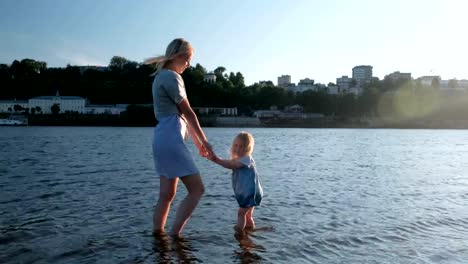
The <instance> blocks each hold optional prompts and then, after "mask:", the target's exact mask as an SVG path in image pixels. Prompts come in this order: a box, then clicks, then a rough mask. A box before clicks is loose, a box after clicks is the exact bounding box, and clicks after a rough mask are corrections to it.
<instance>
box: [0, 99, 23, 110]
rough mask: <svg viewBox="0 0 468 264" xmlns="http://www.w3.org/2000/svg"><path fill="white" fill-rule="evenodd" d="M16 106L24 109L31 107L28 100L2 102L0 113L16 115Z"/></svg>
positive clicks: (0, 101)
mask: <svg viewBox="0 0 468 264" xmlns="http://www.w3.org/2000/svg"><path fill="white" fill-rule="evenodd" d="M15 105H19V106H21V107H22V108H28V107H29V104H28V101H26V100H0V113H14V112H15Z"/></svg>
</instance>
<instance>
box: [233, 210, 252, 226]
mask: <svg viewBox="0 0 468 264" xmlns="http://www.w3.org/2000/svg"><path fill="white" fill-rule="evenodd" d="M249 209H250V208H239V210H238V211H237V225H236V229H237V231H244V228H245V223H246V219H245V217H246V215H247V212H248V211H249Z"/></svg>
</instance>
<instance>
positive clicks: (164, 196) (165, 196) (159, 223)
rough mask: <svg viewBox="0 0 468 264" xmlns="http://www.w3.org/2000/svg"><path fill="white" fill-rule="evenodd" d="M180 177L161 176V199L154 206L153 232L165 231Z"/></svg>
mask: <svg viewBox="0 0 468 264" xmlns="http://www.w3.org/2000/svg"><path fill="white" fill-rule="evenodd" d="M178 182H179V179H178V178H175V179H168V178H166V177H164V176H160V177H159V199H158V202H157V204H156V206H155V208H154V215H153V233H154V234H162V233H164V226H165V225H166V220H167V215H168V214H169V209H170V208H171V202H172V200H173V199H174V197H175V194H176V192H177V183H178Z"/></svg>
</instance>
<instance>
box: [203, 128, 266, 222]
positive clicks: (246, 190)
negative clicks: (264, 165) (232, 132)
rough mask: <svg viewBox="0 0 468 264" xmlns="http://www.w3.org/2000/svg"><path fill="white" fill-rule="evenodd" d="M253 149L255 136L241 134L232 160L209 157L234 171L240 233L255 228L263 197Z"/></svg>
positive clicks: (235, 145)
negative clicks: (254, 213)
mask: <svg viewBox="0 0 468 264" xmlns="http://www.w3.org/2000/svg"><path fill="white" fill-rule="evenodd" d="M253 148H254V138H253V136H252V135H251V134H250V133H247V132H241V133H239V134H238V135H237V136H236V137H235V138H234V140H233V142H232V146H231V149H230V156H231V159H220V158H219V157H217V156H216V155H215V154H213V155H209V156H208V158H209V159H210V160H211V161H213V162H215V163H217V164H219V165H221V166H223V167H225V168H227V169H232V188H233V189H234V194H235V197H236V200H237V202H238V203H239V210H238V212H237V225H236V229H237V230H238V231H244V230H245V229H254V228H255V222H254V220H253V212H254V208H255V206H258V205H260V203H261V201H262V197H263V190H262V186H261V185H260V181H259V178H258V174H257V169H256V167H255V161H254V159H253V158H252V152H253Z"/></svg>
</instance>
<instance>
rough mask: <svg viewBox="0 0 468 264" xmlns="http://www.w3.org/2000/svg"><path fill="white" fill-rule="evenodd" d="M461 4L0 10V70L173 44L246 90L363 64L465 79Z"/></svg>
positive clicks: (137, 57) (329, 78) (149, 51)
mask: <svg viewBox="0 0 468 264" xmlns="http://www.w3.org/2000/svg"><path fill="white" fill-rule="evenodd" d="M467 7H468V3H465V2H463V1H456V0H453V1H439V0H432V1H419V0H418V1H411V2H406V1H401V0H396V1H379V2H378V3H375V2H372V1H365V0H359V1H352V2H351V1H346V2H345V1H334V2H326V3H324V2H321V1H295V2H294V5H291V3H290V2H287V1H276V2H275V3H270V2H269V1H263V0H262V1H255V2H253V3H251V2H249V1H238V2H235V3H234V2H229V1H221V2H218V1H211V0H210V1H204V2H203V5H201V4H199V3H193V2H190V1H177V2H171V3H168V2H167V3H166V2H160V3H158V2H155V1H150V0H144V1H139V2H138V3H137V4H131V3H129V2H125V1H121V2H114V1H110V0H102V1H99V2H94V1H90V0H84V1H80V2H76V3H75V2H61V1H54V0H45V1H41V2H35V1H13V0H5V1H2V2H1V3H0V37H1V38H2V42H0V63H5V64H10V63H11V62H12V61H13V60H15V59H18V60H21V59H24V58H31V59H35V60H41V61H45V62H47V64H48V67H65V66H66V65H67V64H70V65H102V66H106V65H108V64H109V62H110V59H111V58H112V57H113V56H122V57H125V58H127V59H129V60H132V61H137V62H142V61H143V60H144V59H146V58H148V57H151V56H154V55H159V54H161V53H163V52H164V50H165V47H166V45H167V44H168V43H169V42H170V40H172V39H173V38H175V37H184V38H186V39H187V40H189V41H190V42H191V43H192V44H193V46H194V48H195V56H194V58H193V61H192V62H193V64H196V63H200V64H201V65H203V66H204V67H206V68H207V70H209V71H210V70H214V69H215V68H217V67H218V66H223V67H225V68H226V70H227V72H241V73H242V74H243V75H244V78H245V82H246V85H251V84H253V83H256V82H259V81H263V80H270V81H273V82H274V83H276V80H277V77H278V76H281V75H290V76H291V81H292V82H293V83H298V82H299V80H301V79H305V78H311V79H314V80H315V82H317V83H323V84H327V83H329V82H333V83H335V82H336V78H338V77H341V76H352V68H353V67H354V66H356V65H372V66H373V76H375V77H378V78H379V79H383V77H384V76H385V75H387V74H390V73H392V72H395V71H400V72H410V73H411V74H412V76H413V77H414V78H417V77H419V76H426V75H437V76H441V77H442V79H452V78H456V79H468V71H466V70H465V68H466V67H463V64H464V62H465V61H468V53H467V52H465V50H464V47H466V46H468V40H467V39H465V38H463V36H462V34H463V32H464V25H466V24H468V18H467V17H466V16H465V15H464V13H463V12H464V10H466V9H467Z"/></svg>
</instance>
